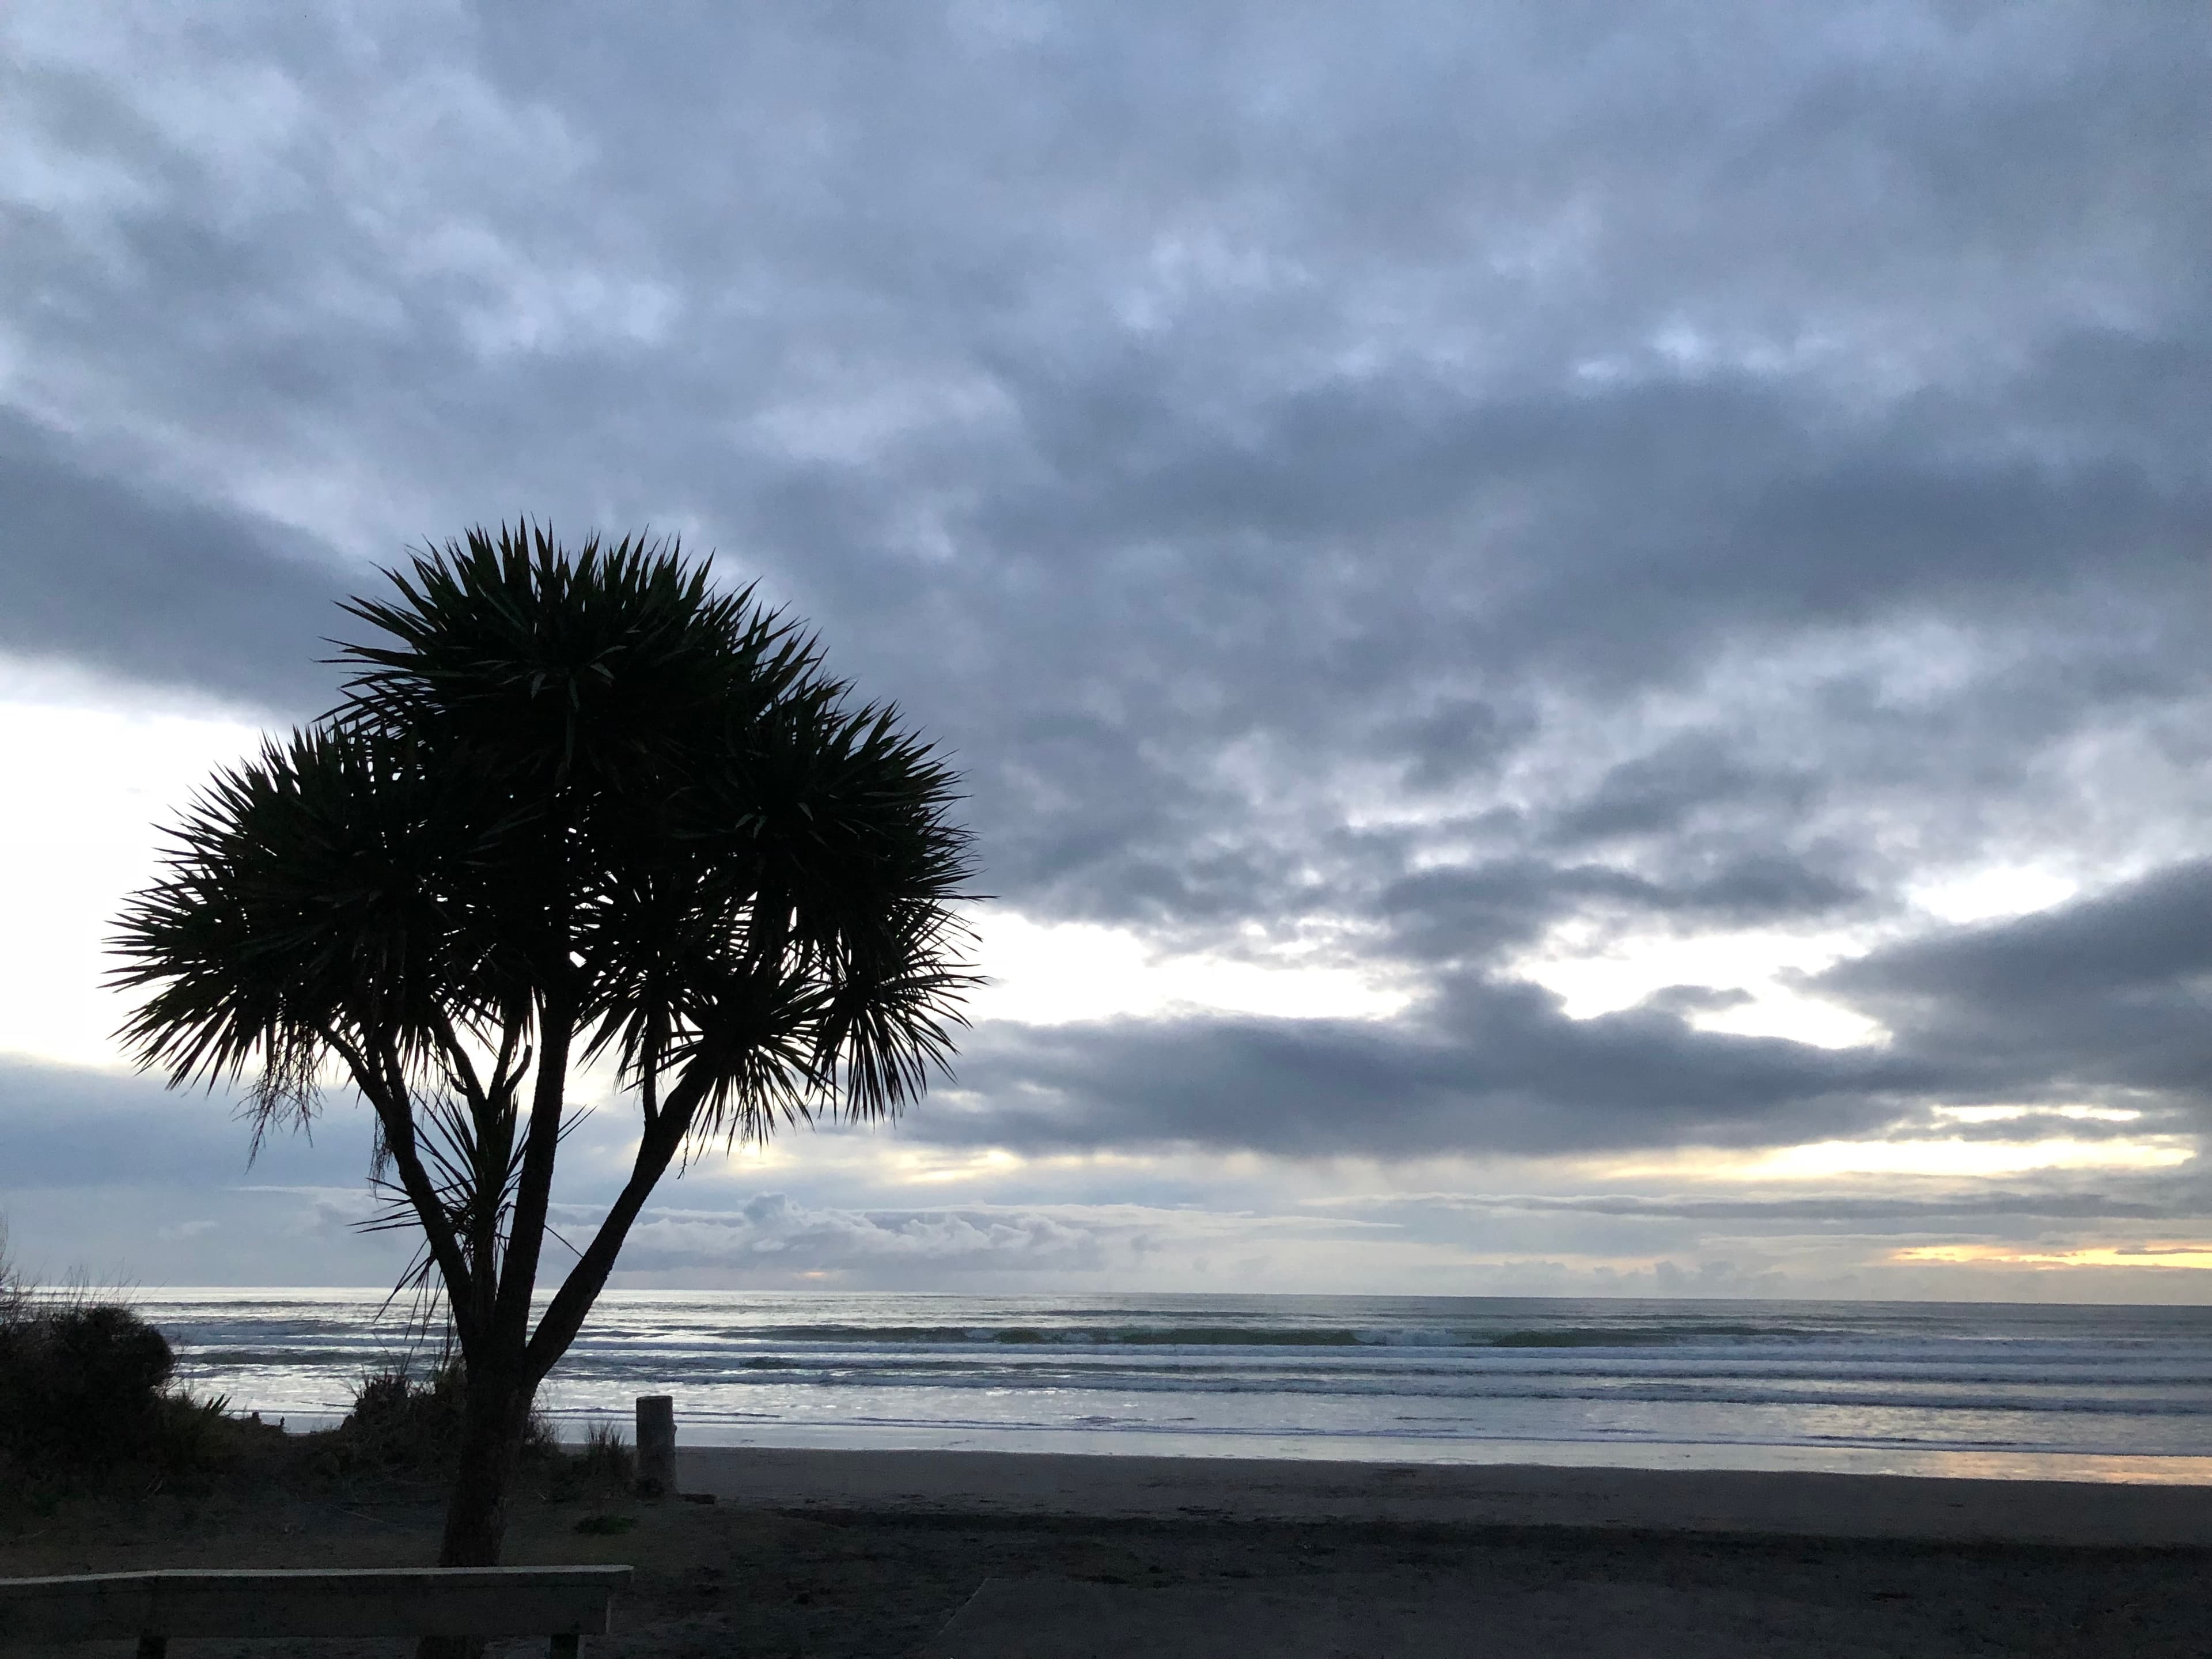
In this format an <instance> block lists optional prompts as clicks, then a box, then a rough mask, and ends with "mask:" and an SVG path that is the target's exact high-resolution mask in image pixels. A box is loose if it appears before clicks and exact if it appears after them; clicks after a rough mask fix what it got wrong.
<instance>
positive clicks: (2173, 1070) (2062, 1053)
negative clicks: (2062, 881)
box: [1819, 860, 2212, 1126]
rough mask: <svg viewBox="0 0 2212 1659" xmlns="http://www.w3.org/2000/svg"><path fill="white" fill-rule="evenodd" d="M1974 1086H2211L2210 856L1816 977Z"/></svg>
mask: <svg viewBox="0 0 2212 1659" xmlns="http://www.w3.org/2000/svg"><path fill="white" fill-rule="evenodd" d="M1819 982H1820V984H1821V985H1822V986H1824V987H1826V988H1828V989H1831V990H1832V991H1834V992H1836V993H1838V994H1841V995H1843V996H1844V997H1846V998H1848V999H1850V1000H1852V1001H1853V1002H1855V1003H1857V1005H1858V1006H1861V1007H1863V1008H1865V1009H1866V1010H1868V1011H1869V1012H1871V1013H1873V1014H1875V1016H1877V1017H1878V1018H1881V1019H1882V1020H1884V1021H1885V1022H1886V1023H1887V1024H1889V1025H1890V1026H1891V1028H1892V1029H1893V1030H1896V1031H1898V1032H1899V1034H1900V1040H1901V1041H1902V1042H1905V1043H1906V1044H1908V1045H1910V1046H1911V1048H1913V1049H1914V1050H1915V1051H1916V1052H1918V1053H1920V1054H1924V1055H1926V1056H1927V1057H1928V1058H1929V1060H1930V1061H1931V1062H1932V1063H1935V1064H1937V1065H1940V1066H1942V1067H1944V1068H1945V1069H1946V1070H1948V1071H1949V1072H1950V1073H1951V1074H1952V1075H1953V1076H1954V1078H1956V1079H1958V1081H1959V1084H1960V1086H1961V1087H1962V1088H1963V1089H1971V1090H1972V1091H1974V1092H1975V1093H1976V1094H1977V1095H1978V1097H1982V1098H1998V1099H2003V1098H2017V1099H2020V1100H2023V1101H2030V1100H2040V1101H2053V1102H2061V1103H2063V1102H2064V1101H2066V1100H2067V1099H2069V1097H2073V1096H2075V1095H2087V1096H2091V1097H2097V1098H2106V1097H2109V1098H2110V1099H2111V1101H2112V1103H2116V1104H2119V1105H2123V1106H2125V1105H2130V1104H2133V1103H2135V1101H2134V1098H2133V1095H2134V1093H2135V1092H2136V1091H2140V1092H2141V1093H2142V1094H2144V1095H2147V1096H2148V1097H2150V1099H2149V1103H2151V1104H2154V1105H2162V1106H2166V1107H2168V1108H2171V1109H2183V1110H2186V1111H2187V1112H2189V1113H2191V1115H2194V1116H2195V1118H2196V1121H2197V1123H2198V1124H2199V1125H2200V1126H2201V1125H2202V1124H2203V1122H2204V1117H2203V1114H2204V1111H2205V1107H2206V1105H2207V1103H2208V1093H2212V862H2208V861H2204V860H2197V861H2191V862H2189V863H2185V864H2179V865H2174V866H2168V867H2166V868H2164V869H2160V870H2157V871H2154V872H2151V873H2150V874H2149V875H2147V876H2145V877H2143V878H2141V879H2139V880H2136V881H2135V882H2131V883H2129V884H2124V885H2123V886H2121V887H2119V888H2118V889H2115V890H2112V891H2108V892H2104V893H2100V894H2097V895H2094V896H2091V897H2088V898H2086V899H2082V900H2079V901H2076V902H2073V903H2070V904H2066V905H2063V906H2060V907H2057V908H2054V909H2051V910H2048V911H2045V912H2042V913H2039V914H2037V915H2029V916H2026V917H2022V918H2020V919H2018V920H2015V921H2003V922H1998V923H1991V924H1987V925H1984V926H1981V927H1966V928H1959V929H1954V930H1951V931H1948V932H1947V933H1942V934H1941V935H1938V936H1936V937H1933V938H1927V939H1917V940H1913V941H1911V942H1909V943H1905V944H1902V945H1895V946H1893V947H1891V948H1889V949H1887V950H1885V951H1876V952H1875V953H1873V954H1872V955H1870V956H1867V957H1861V958H1860V959H1858V960H1857V961H1856V962H1852V963H1846V964H1844V965H1843V966H1841V967H1838V968H1837V969H1832V970H1831V971H1830V972H1829V973H1828V974H1826V975H1824V976H1822V978H1821V980H1820V981H1819Z"/></svg>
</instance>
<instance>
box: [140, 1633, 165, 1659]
mask: <svg viewBox="0 0 2212 1659" xmlns="http://www.w3.org/2000/svg"><path fill="white" fill-rule="evenodd" d="M168 1653H169V1638H167V1637H166V1636H141V1637H140V1638H138V1659H168Z"/></svg>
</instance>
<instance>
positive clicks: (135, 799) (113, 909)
mask: <svg viewBox="0 0 2212 1659" xmlns="http://www.w3.org/2000/svg"><path fill="white" fill-rule="evenodd" d="M261 736H262V734H261V730H260V728H259V727H258V726H255V725H252V724H251V723H249V722H248V721H247V720H245V719H243V718H240V716H238V715H236V714H227V713H223V712H220V711H216V710H213V709H205V708H203V709H200V710H193V709H191V708H190V707H189V706H188V705H186V706H182V707H179V706H176V704H175V702H172V706H170V707H167V708H165V707H163V706H161V704H159V703H156V702H154V701H152V700H151V699H149V698H144V697H141V698H135V699H131V700H119V699H113V698H111V697H109V696H106V695H105V694H104V693H102V692H101V691H100V689H99V688H97V687H95V686H94V685H93V684H89V683H88V682H87V681H86V680H85V679H84V678H82V677H81V676H76V675H73V674H70V673H68V672H66V671H59V670H54V669H49V668H44V667H39V666H35V665H25V664H21V663H11V662H6V661H4V660H0V775H5V776H6V777H7V779H8V781H9V787H8V791H7V793H6V794H5V795H4V796H0V915H5V916H6V917H7V919H8V921H7V945H6V948H5V949H4V950H0V1052H6V1053H10V1054H22V1055H27V1056H30V1057H33V1058H35V1059H39V1060H53V1061H58V1062H59V1063H62V1064H65V1065H78V1066H112V1065H117V1064H119V1063H121V1056H120V1054H119V1053H118V1049H117V1048H116V1046H115V1043H114V1041H113V1033H114V1030H115V1027H116V1026H117V1025H118V1024H120V1023H121V1021H122V1019H123V1018H124V1016H125V1012H127V1009H126V1005H125V1003H124V1001H123V1000H121V999H120V998H119V997H118V996H116V995H114V994H112V993H110V992H108V991H106V990H105V989H103V988H102V986H103V981H105V979H106V975H107V973H108V970H109V969H110V968H111V967H112V963H111V962H110V961H109V959H108V957H107V956H106V946H105V943H104V941H105V939H106V933H107V930H108V925H109V923H110V922H111V921H112V920H113V918H114V917H115V915H116V914H117V912H118V910H119V909H120V908H122V905H123V902H124V901H125V898H126V897H127V896H129V895H130V894H131V893H132V892H134V891H136V890H138V889H139V888H141V887H143V886H144V885H145V884H146V883H147V882H148V881H149V880H150V879H152V878H153V877H154V875H155V872H156V868H157V864H158V858H159V841H160V836H159V826H160V825H161V824H164V823H169V822H171V821H173V819H174V818H175V817H177V816H178V814H179V811H180V810H181V809H182V808H183V807H184V806H185V805H186V803H187V802H188V801H190V799H191V797H192V795H193V793H194V792H195V791H197V790H198V789H199V788H200V787H202V786H203V785H204V784H205V783H206V782H207V781H208V780H209V778H210V776H211V775H213V774H214V772H215V771H216V769H218V768H220V767H222V766H226V765H229V764H231V763H235V762H237V761H239V760H240V759H243V758H245V757H247V756H249V755H250V754H252V752H253V750H255V749H256V748H257V747H258V744H259V743H260V741H261Z"/></svg>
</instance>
